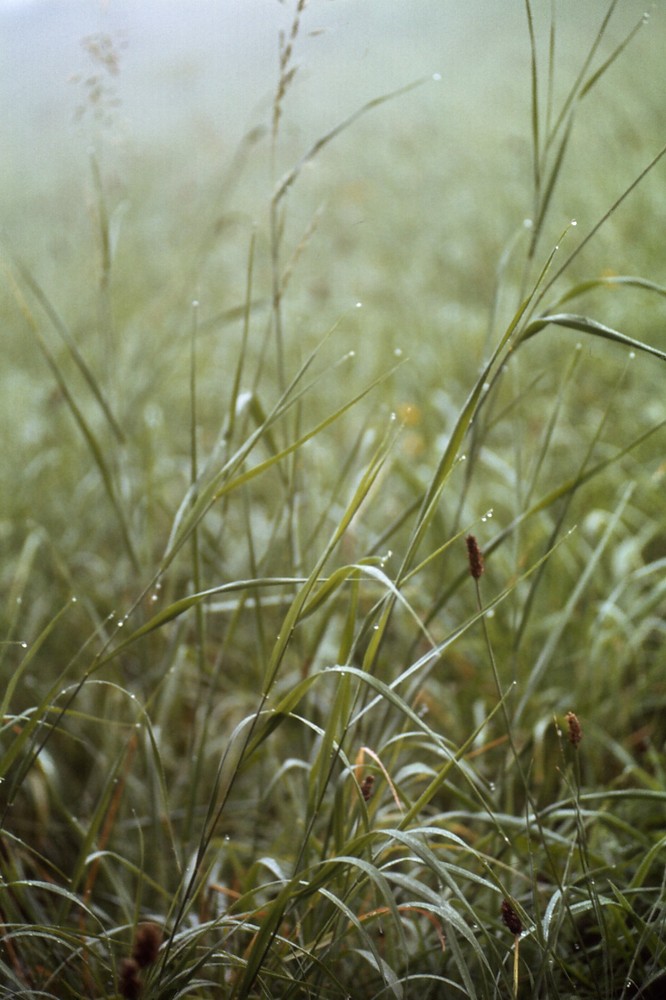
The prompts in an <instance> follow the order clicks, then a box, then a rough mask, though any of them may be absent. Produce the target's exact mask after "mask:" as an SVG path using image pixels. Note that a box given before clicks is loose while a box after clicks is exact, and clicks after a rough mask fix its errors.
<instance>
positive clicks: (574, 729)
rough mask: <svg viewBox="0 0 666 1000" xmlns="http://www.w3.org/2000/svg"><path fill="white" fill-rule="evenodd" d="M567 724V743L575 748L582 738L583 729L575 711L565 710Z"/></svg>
mask: <svg viewBox="0 0 666 1000" xmlns="http://www.w3.org/2000/svg"><path fill="white" fill-rule="evenodd" d="M566 719H567V726H568V727H569V743H571V745H572V746H573V747H575V748H576V749H578V744H579V743H580V741H581V740H582V738H583V730H582V728H581V724H580V722H579V721H578V716H577V715H576V713H575V712H567V715H566Z"/></svg>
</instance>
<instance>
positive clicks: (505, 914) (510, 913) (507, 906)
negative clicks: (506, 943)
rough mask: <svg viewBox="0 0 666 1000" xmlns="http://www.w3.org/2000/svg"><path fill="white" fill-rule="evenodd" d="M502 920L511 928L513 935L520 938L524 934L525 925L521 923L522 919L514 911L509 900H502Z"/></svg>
mask: <svg viewBox="0 0 666 1000" xmlns="http://www.w3.org/2000/svg"><path fill="white" fill-rule="evenodd" d="M501 912H502V920H503V921H504V923H505V924H506V926H507V927H508V928H509V930H510V931H511V933H512V934H513V935H515V936H516V937H518V936H519V935H520V934H522V932H523V925H522V923H521V920H520V917H519V916H518V914H517V913H516V911H515V910H514V908H513V906H512V905H511V903H510V902H509V900H508V899H503V900H502V910H501Z"/></svg>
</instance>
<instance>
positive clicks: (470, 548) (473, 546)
mask: <svg viewBox="0 0 666 1000" xmlns="http://www.w3.org/2000/svg"><path fill="white" fill-rule="evenodd" d="M465 543H466V545H467V558H468V561H469V571H470V574H471V576H472V577H473V579H474V580H479V579H480V578H481V577H482V576H483V571H484V569H485V566H484V563H483V553H482V552H481V549H480V548H479V544H478V542H477V540H476V538H475V537H474V535H468V536H467V538H466V539H465Z"/></svg>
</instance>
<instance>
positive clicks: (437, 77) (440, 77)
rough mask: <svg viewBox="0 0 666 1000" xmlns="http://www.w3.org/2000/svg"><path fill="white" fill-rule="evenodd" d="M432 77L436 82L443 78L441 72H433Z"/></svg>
mask: <svg viewBox="0 0 666 1000" xmlns="http://www.w3.org/2000/svg"><path fill="white" fill-rule="evenodd" d="M432 78H433V80H434V81H435V83H439V81H440V80H441V79H442V74H441V73H433V74H432Z"/></svg>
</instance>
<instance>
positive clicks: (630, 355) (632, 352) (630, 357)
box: [629, 351, 636, 361]
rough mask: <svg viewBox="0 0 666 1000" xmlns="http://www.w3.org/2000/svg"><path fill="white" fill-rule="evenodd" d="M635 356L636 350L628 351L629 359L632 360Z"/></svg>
mask: <svg viewBox="0 0 666 1000" xmlns="http://www.w3.org/2000/svg"><path fill="white" fill-rule="evenodd" d="M635 357H636V352H635V351H629V360H630V361H633V360H634V358H635Z"/></svg>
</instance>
